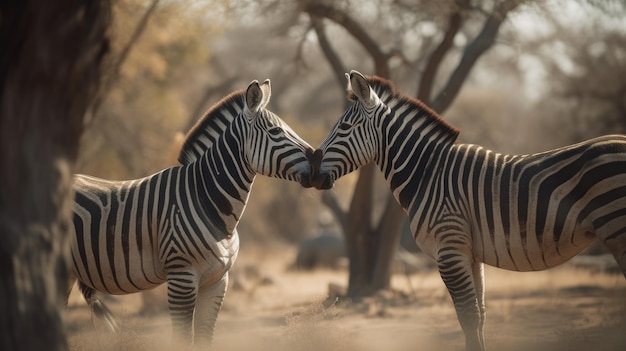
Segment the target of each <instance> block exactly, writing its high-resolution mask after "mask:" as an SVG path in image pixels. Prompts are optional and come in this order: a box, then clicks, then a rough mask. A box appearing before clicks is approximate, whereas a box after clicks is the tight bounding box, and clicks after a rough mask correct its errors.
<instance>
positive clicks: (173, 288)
mask: <svg viewBox="0 0 626 351" xmlns="http://www.w3.org/2000/svg"><path fill="white" fill-rule="evenodd" d="M197 294H198V282H197V279H196V277H195V275H194V274H193V273H191V272H171V273H168V275H167V303H168V306H169V310H170V317H171V320H172V330H173V332H174V335H175V337H177V338H180V339H181V340H182V341H186V342H188V343H190V344H191V342H192V341H193V337H192V335H191V325H192V322H193V312H194V309H195V307H196V299H197Z"/></svg>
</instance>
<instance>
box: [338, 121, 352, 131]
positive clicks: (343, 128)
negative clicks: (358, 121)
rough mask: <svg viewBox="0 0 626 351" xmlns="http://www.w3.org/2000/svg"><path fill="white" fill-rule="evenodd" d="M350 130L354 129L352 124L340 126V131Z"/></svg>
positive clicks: (344, 123)
mask: <svg viewBox="0 0 626 351" xmlns="http://www.w3.org/2000/svg"><path fill="white" fill-rule="evenodd" d="M350 128H352V125H351V124H350V123H346V122H343V123H341V124H340V125H339V129H340V130H348V129H350Z"/></svg>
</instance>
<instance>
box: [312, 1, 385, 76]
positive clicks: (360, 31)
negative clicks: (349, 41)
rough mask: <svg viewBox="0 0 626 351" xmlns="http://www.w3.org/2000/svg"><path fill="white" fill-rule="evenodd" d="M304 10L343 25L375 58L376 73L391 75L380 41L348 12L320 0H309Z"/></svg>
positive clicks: (313, 15) (314, 15)
mask: <svg viewBox="0 0 626 351" xmlns="http://www.w3.org/2000/svg"><path fill="white" fill-rule="evenodd" d="M303 11H304V12H306V13H308V14H309V15H310V16H311V17H323V18H327V19H329V20H331V21H333V22H335V23H337V24H338V25H340V26H342V27H343V28H344V29H345V30H346V31H347V32H348V33H350V34H351V35H352V36H353V37H354V39H356V40H357V41H358V42H359V43H360V44H361V45H362V46H363V48H364V49H365V51H367V52H368V53H369V54H370V56H371V57H372V59H373V60H374V69H375V73H376V75H378V76H381V77H383V78H389V77H390V71H389V65H388V55H387V54H386V53H384V52H383V51H382V50H381V49H380V46H379V45H378V43H377V42H376V41H375V40H374V39H373V38H372V37H371V36H370V35H369V34H367V32H366V31H365V29H364V28H363V27H362V26H361V25H360V24H359V23H358V22H357V21H355V20H354V19H353V18H352V17H350V16H349V15H348V14H347V13H345V12H343V11H341V10H339V9H336V8H334V7H332V6H329V5H325V4H321V3H319V2H313V1H307V2H306V3H305V4H304V7H303Z"/></svg>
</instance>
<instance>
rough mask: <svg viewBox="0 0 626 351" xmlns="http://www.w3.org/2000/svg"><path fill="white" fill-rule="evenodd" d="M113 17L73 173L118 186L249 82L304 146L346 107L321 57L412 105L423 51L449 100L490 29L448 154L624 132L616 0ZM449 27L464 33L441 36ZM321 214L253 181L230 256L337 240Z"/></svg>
mask: <svg viewBox="0 0 626 351" xmlns="http://www.w3.org/2000/svg"><path fill="white" fill-rule="evenodd" d="M113 4H114V24H113V27H112V36H113V53H114V55H113V59H112V60H111V61H112V62H111V63H110V65H109V73H108V74H107V76H106V79H105V94H103V95H102V96H101V99H100V100H99V104H98V107H97V109H96V111H95V113H94V114H93V115H92V116H91V118H90V120H89V122H88V128H87V131H86V133H85V134H84V136H83V139H82V144H81V145H82V146H81V151H80V159H79V162H78V173H84V174H90V175H94V176H99V177H103V178H109V179H131V178H139V177H143V176H147V175H149V174H152V173H154V172H156V171H159V170H161V169H163V168H165V167H169V166H171V165H175V164H177V161H176V158H177V154H178V149H179V146H180V142H181V140H182V139H183V137H184V135H185V133H186V132H187V130H188V129H189V128H190V126H192V125H193V124H194V123H195V122H196V120H197V119H198V118H199V117H200V116H201V115H202V113H203V112H204V111H205V110H206V109H207V108H208V107H209V106H211V105H212V104H213V103H215V102H217V101H219V99H221V98H222V97H224V96H225V95H227V94H228V93H230V92H232V91H234V90H238V89H243V88H245V87H246V86H247V84H248V83H249V82H250V81H251V80H253V79H257V80H263V79H266V78H270V79H271V80H272V89H273V94H272V100H271V102H270V105H269V109H270V110H272V111H273V112H275V113H276V114H278V115H279V116H281V117H282V118H283V119H284V120H286V121H287V123H289V124H290V125H291V126H292V127H293V128H294V129H295V130H296V132H298V133H299V134H300V135H301V136H302V137H303V138H305V139H306V140H307V141H309V143H310V144H311V145H313V146H317V145H318V144H319V143H320V142H321V141H322V140H323V138H324V137H325V135H326V133H327V131H328V130H329V128H330V127H331V126H332V124H333V123H334V121H335V120H336V119H337V118H338V117H339V116H340V115H341V113H342V111H343V110H344V108H345V106H346V99H345V86H344V82H341V83H340V82H339V78H338V77H337V72H336V71H337V66H332V61H331V59H330V58H331V57H332V56H329V53H330V54H332V53H333V52H334V53H335V54H336V55H337V59H338V61H339V62H340V63H341V65H340V66H339V67H343V68H345V69H346V70H347V71H349V70H351V69H356V70H359V71H360V72H362V73H364V74H380V72H381V71H380V66H379V63H380V61H377V60H376V58H374V56H373V53H375V52H380V53H384V54H385V56H384V63H385V65H386V68H388V72H386V74H388V76H389V78H391V80H393V82H394V83H395V84H396V85H397V86H398V87H399V88H400V89H401V90H403V91H405V92H406V93H407V94H409V95H411V96H418V90H419V88H420V86H421V85H423V81H422V80H423V77H424V75H425V72H428V70H427V65H428V64H429V62H430V63H432V61H433V56H434V55H435V53H436V52H437V50H439V52H441V50H442V49H445V51H444V54H445V55H442V57H441V59H440V60H439V61H437V66H436V68H437V69H436V70H435V71H433V72H435V73H436V74H434V77H433V83H432V88H431V90H432V91H437V90H438V89H443V88H445V87H446V86H447V85H446V84H448V83H449V82H450V77H452V76H453V73H454V72H455V70H457V69H458V68H459V67H461V65H460V62H461V60H462V59H463V58H464V57H465V56H466V53H467V52H468V51H469V50H470V49H471V48H472V47H471V46H470V44H472V43H475V42H476V40H475V39H476V38H477V37H478V36H479V35H480V34H481V33H482V31H483V30H484V29H485V28H486V23H487V22H488V21H489V20H490V19H492V18H493V17H494V16H495V18H497V19H498V20H499V21H500V22H501V23H499V27H497V28H496V33H494V40H493V43H490V45H489V46H488V48H487V50H485V52H484V53H483V54H481V55H479V57H478V58H477V60H476V62H475V63H472V65H470V69H471V71H470V72H469V73H468V74H467V76H466V77H465V78H464V79H463V80H462V82H461V88H460V91H459V93H458V95H456V96H455V97H454V99H453V101H452V102H451V103H450V105H449V108H447V109H445V112H444V113H443V116H444V118H445V119H446V120H447V121H449V122H450V123H451V124H453V125H454V126H456V127H458V128H460V129H461V136H460V140H461V141H462V142H466V143H475V144H481V145H483V146H485V147H487V148H491V149H494V150H496V151H500V152H504V153H531V152H536V151H542V150H546V149H550V148H554V147H558V146H562V145H566V144H571V143H574V142H577V141H580V140H583V139H587V138H590V137H594V136H598V135H601V134H608V133H624V132H625V131H626V21H625V20H624V19H625V18H626V5H625V3H624V1H622V0H606V1H600V0H548V1H510V0H508V1H505V0H486V1H462V0H457V1H454V0H443V1H439V0H437V1H435V0H432V1H428V0H371V1H358V0H338V1H323V0H320V1H294V0H207V1H194V2H189V1H178V0H116V1H114V2H113ZM497 9H499V12H498V11H496V10H497ZM454 13H458V14H460V16H461V17H460V18H462V21H461V22H460V25H459V26H458V28H456V30H454V31H453V30H451V28H450V27H451V19H452V18H453V14H454ZM342 16H343V17H342ZM500 24H501V25H500ZM359 30H361V31H364V32H365V34H366V36H367V37H366V38H365V39H368V40H369V41H366V40H364V37H362V36H361V37H359V35H361V34H363V33H360V32H359ZM449 34H452V35H451V36H450V40H449V41H448V42H447V44H446V45H447V47H442V43H443V42H444V41H445V38H446V35H449ZM322 36H323V37H322ZM366 44H367V45H369V46H367V45H366ZM324 45H327V47H325V46H324ZM329 48H330V49H329ZM329 50H330V51H329ZM376 50H378V51H376ZM443 93H444V95H445V91H443ZM433 95H434V94H433ZM355 180H356V176H351V177H346V179H344V180H342V181H341V182H340V183H339V184H338V185H337V186H336V187H335V189H334V190H332V194H333V196H334V197H335V198H336V199H337V201H338V203H339V205H341V206H347V205H348V201H349V199H350V196H351V191H352V189H353V186H351V185H352V183H354V182H355ZM380 189H381V190H380V194H379V195H376V196H375V197H374V201H375V202H376V201H380V202H384V201H385V199H386V189H385V186H384V185H382V184H381V185H380ZM375 193H376V194H378V191H377V192H375ZM330 213H331V211H330V210H328V209H327V206H326V205H324V204H323V202H322V201H321V192H317V191H316V190H310V189H309V190H307V189H302V188H300V186H299V185H298V184H295V183H293V184H292V183H287V182H280V181H278V180H274V179H268V178H265V177H257V180H256V184H255V186H254V190H253V191H252V195H251V198H250V202H249V206H248V207H247V210H246V213H245V214H244V216H243V220H242V222H241V224H240V227H239V232H240V235H241V241H242V247H245V246H246V245H266V244H272V243H274V242H276V241H280V242H282V243H287V244H296V243H299V242H301V241H302V240H304V239H306V238H308V237H311V236H312V235H314V234H317V233H319V231H320V230H322V229H323V230H330V231H339V230H340V229H339V227H338V226H336V225H335V224H334V217H333V216H332V215H331V214H330ZM320 226H322V227H323V228H322V229H320ZM333 226H335V227H334V229H333Z"/></svg>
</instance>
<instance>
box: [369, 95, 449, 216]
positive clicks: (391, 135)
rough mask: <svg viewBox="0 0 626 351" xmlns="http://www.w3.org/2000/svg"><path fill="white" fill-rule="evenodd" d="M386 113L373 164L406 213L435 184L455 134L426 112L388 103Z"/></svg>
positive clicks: (430, 113)
mask: <svg viewBox="0 0 626 351" xmlns="http://www.w3.org/2000/svg"><path fill="white" fill-rule="evenodd" d="M387 105H388V106H389V107H390V109H389V113H387V114H385V115H383V116H382V117H381V120H380V121H379V123H380V126H381V128H379V129H378V130H380V131H381V135H380V136H379V138H380V141H381V143H380V145H379V148H380V149H379V151H378V157H377V159H376V163H377V164H378V166H379V168H380V170H381V171H382V173H383V176H384V177H385V179H386V180H387V183H388V184H389V187H390V189H391V190H392V192H393V194H394V196H395V198H396V200H397V201H398V202H399V203H400V205H401V206H402V207H403V208H404V209H405V210H407V211H408V210H409V205H410V203H411V201H413V200H414V199H415V198H416V190H417V195H418V196H417V198H419V194H422V195H423V193H424V192H425V191H426V189H427V188H428V187H429V185H430V184H431V183H432V182H433V181H434V179H435V177H437V174H438V172H439V170H440V165H441V164H442V162H443V159H444V158H445V154H447V152H448V150H449V149H450V147H451V146H452V145H453V144H454V142H455V140H456V138H457V136H458V131H457V130H456V129H454V128H452V127H451V126H450V125H448V124H447V123H445V122H444V121H443V120H441V119H440V118H439V117H438V116H436V115H434V113H433V112H432V111H430V110H429V109H422V108H420V107H419V106H407V104H406V103H402V102H400V103H398V104H397V105H395V106H394V101H390V102H387Z"/></svg>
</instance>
